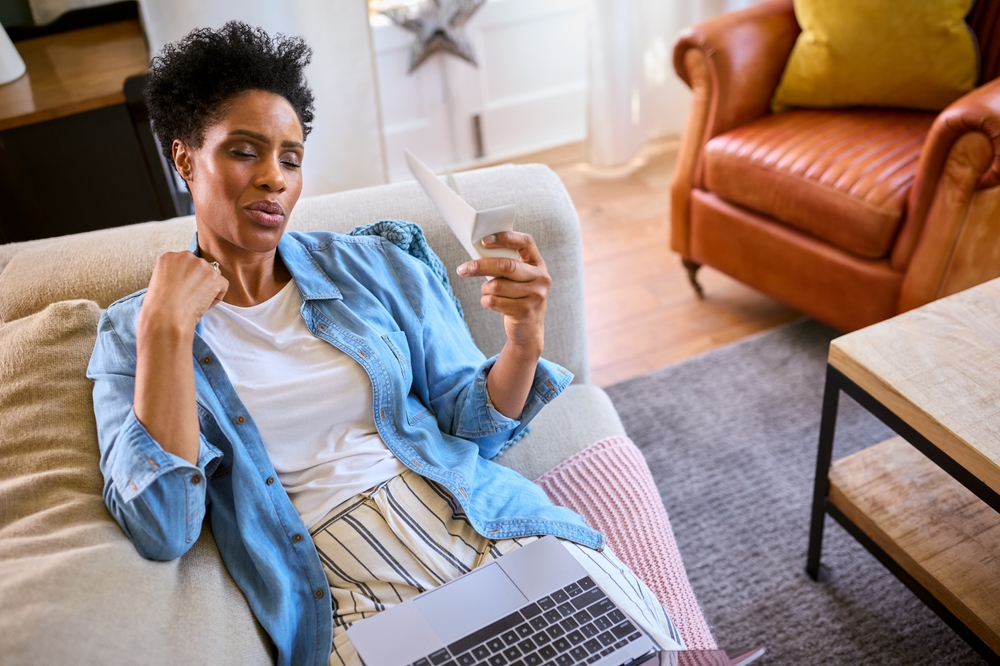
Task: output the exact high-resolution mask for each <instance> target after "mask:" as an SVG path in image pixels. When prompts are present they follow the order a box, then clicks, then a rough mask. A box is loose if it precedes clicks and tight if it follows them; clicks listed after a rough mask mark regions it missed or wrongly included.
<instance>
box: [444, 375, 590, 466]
mask: <svg viewBox="0 0 1000 666" xmlns="http://www.w3.org/2000/svg"><path fill="white" fill-rule="evenodd" d="M497 358H498V356H494V357H492V358H491V359H489V360H487V361H486V362H485V363H483V364H482V365H481V366H479V369H478V370H477V371H476V375H475V379H474V381H473V383H472V386H471V388H470V390H469V391H468V392H467V394H466V395H465V399H464V409H462V410H461V412H460V413H459V422H458V428H457V431H456V433H455V434H456V435H458V436H459V437H462V438H465V439H471V440H473V441H475V442H476V443H477V444H478V445H479V451H480V455H481V456H483V457H484V458H493V457H495V456H497V455H499V454H500V452H501V451H502V450H503V449H504V448H506V444H507V442H509V441H511V440H514V439H517V438H518V437H519V436H520V435H521V433H522V432H523V431H524V429H525V428H527V427H528V424H529V423H530V422H531V419H533V418H535V415H536V414H538V412H540V411H541V409H542V407H544V406H545V405H547V404H548V403H550V402H551V401H552V399H553V398H555V397H556V396H557V395H559V394H560V393H562V392H563V390H564V389H565V388H566V387H567V386H569V383H570V382H571V381H572V380H573V374H572V373H571V372H570V371H569V370H567V369H565V368H563V367H562V366H560V365H557V364H555V363H552V362H551V361H546V360H545V359H544V358H543V359H539V360H538V365H537V366H535V377H534V379H533V380H532V383H531V391H530V392H529V393H528V399H527V400H526V401H525V403H524V410H523V411H522V412H521V415H520V418H517V419H512V418H508V417H506V416H504V415H503V414H501V413H500V412H499V411H497V410H496V409H495V408H494V407H493V402H492V401H491V400H490V395H489V392H488V391H487V389H486V377H487V375H488V374H489V371H490V369H491V368H492V367H493V365H494V364H495V363H496V361H497Z"/></svg>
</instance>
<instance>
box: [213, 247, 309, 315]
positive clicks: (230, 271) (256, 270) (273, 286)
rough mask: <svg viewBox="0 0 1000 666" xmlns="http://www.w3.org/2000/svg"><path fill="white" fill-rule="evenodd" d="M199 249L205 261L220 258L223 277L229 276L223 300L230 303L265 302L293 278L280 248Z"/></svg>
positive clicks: (244, 304)
mask: <svg viewBox="0 0 1000 666" xmlns="http://www.w3.org/2000/svg"><path fill="white" fill-rule="evenodd" d="M199 249H200V250H201V256H202V257H203V258H204V259H205V260H206V261H208V262H213V261H217V262H219V270H220V272H221V273H222V277H224V278H226V279H227V280H229V289H228V290H227V291H226V296H225V298H223V299H222V301H223V302H224V303H229V304H230V305H235V306H238V307H250V306H251V305H257V304H258V303H263V302H264V301H266V300H267V299H269V298H271V297H272V296H274V295H275V294H277V293H278V292H279V291H281V289H282V287H284V286H285V285H286V284H288V281H289V280H291V279H292V275H291V273H289V271H288V268H287V267H286V266H285V263H284V262H283V261H281V256H280V255H279V254H278V252H277V249H275V250H272V251H270V252H253V253H249V254H244V253H240V255H238V256H227V255H228V253H223V252H218V251H217V252H215V253H213V252H211V251H210V250H206V249H205V248H199Z"/></svg>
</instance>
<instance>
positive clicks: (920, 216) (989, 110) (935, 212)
mask: <svg viewBox="0 0 1000 666" xmlns="http://www.w3.org/2000/svg"><path fill="white" fill-rule="evenodd" d="M997 185H1000V79H994V80H993V81H990V82H989V83H986V84H984V85H982V86H980V87H978V88H976V89H975V90H973V91H972V92H970V93H968V94H966V95H963V96H962V97H960V98H959V99H957V100H956V101H955V102H953V103H952V104H951V105H950V106H949V107H948V108H946V109H945V110H944V111H942V112H941V113H940V115H938V117H937V119H936V120H935V121H934V124H933V125H931V130H930V132H929V133H928V134H927V140H926V141H925V142H924V146H923V150H922V151H921V153H920V164H919V165H918V167H917V175H916V177H915V178H914V181H913V188H912V189H911V190H910V196H909V200H908V202H907V215H906V220H905V222H904V224H903V228H902V229H901V230H900V233H899V239H898V240H897V242H896V245H895V246H894V247H893V251H892V267H893V268H894V269H896V270H898V271H906V270H907V269H908V267H909V265H910V262H911V259H915V258H916V254H915V253H916V250H917V246H918V244H922V243H923V240H922V237H923V235H924V233H925V228H926V227H928V226H930V225H932V224H934V223H935V221H947V220H948V219H949V218H946V217H942V215H941V213H943V212H944V211H943V210H942V206H943V205H945V204H946V203H947V199H952V200H955V199H956V198H958V199H962V200H965V201H968V199H969V198H970V197H971V196H972V194H973V192H974V191H975V190H981V189H986V188H992V187H995V186H997ZM957 205H961V202H960V201H953V202H952V204H951V206H950V208H951V209H954V208H955V207H956V206H957ZM953 221H954V220H953ZM941 251H942V252H945V251H946V250H945V249H943V248H942V249H941Z"/></svg>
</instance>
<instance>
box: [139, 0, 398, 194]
mask: <svg viewBox="0 0 1000 666" xmlns="http://www.w3.org/2000/svg"><path fill="white" fill-rule="evenodd" d="M139 8H140V12H141V16H142V21H143V27H144V28H145V31H146V37H147V39H148V40H149V48H150V53H151V54H153V53H156V52H157V51H158V50H159V49H160V48H161V47H162V46H163V45H164V44H166V43H168V42H172V41H175V40H177V39H180V38H181V37H183V36H184V35H186V34H187V33H188V32H189V31H190V30H192V29H193V28H201V27H208V28H218V27H220V26H221V25H222V24H223V23H225V22H226V21H229V20H232V19H238V20H241V21H246V22H247V23H251V24H254V25H259V26H260V27H262V28H264V29H265V30H266V31H267V32H268V33H269V34H272V35H273V34H274V33H276V32H281V33H284V34H286V35H299V36H302V37H304V38H305V40H306V43H307V44H309V46H310V47H312V50H313V60H312V64H311V65H310V66H309V69H308V71H307V72H306V76H307V77H308V79H309V84H310V85H311V87H312V89H313V92H314V93H315V95H316V120H315V122H314V123H313V131H312V134H310V135H309V138H308V140H307V141H306V154H305V161H304V164H303V167H304V169H303V171H304V174H305V184H304V187H303V195H305V196H311V195H316V194H324V193H326V192H335V191H338V190H346V189H352V188H356V187H366V186H369V185H377V184H381V183H384V182H386V169H385V159H384V155H383V152H384V151H383V142H382V129H381V125H382V123H381V120H380V116H379V107H378V96H377V92H376V80H375V67H374V61H373V58H372V46H371V32H370V30H369V28H368V7H367V5H366V3H365V2H363V1H362V0H297V1H296V2H274V1H273V0H211V1H208V2H206V1H205V0H140V1H139Z"/></svg>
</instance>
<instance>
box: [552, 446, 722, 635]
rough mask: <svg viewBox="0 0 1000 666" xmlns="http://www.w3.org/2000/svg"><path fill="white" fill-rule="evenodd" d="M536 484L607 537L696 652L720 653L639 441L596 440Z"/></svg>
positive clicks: (613, 548)
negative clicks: (682, 558) (710, 651)
mask: <svg viewBox="0 0 1000 666" xmlns="http://www.w3.org/2000/svg"><path fill="white" fill-rule="evenodd" d="M535 483H537V484H538V485H539V486H541V488H542V490H544V491H545V492H546V494H547V495H548V496H549V497H550V498H551V499H552V501H553V502H555V503H556V504H560V505H562V506H565V507H567V508H569V509H572V510H574V511H576V512H577V513H579V514H580V515H581V516H583V517H584V518H586V519H587V523H588V524H589V525H590V526H591V527H594V528H595V529H599V530H601V531H602V532H604V535H605V537H606V538H607V541H608V545H609V546H611V549H612V550H613V551H614V552H615V554H616V555H617V556H618V558H619V559H620V560H621V561H622V562H624V563H625V564H627V565H628V566H629V568H630V569H632V571H634V572H635V573H636V575H637V576H639V578H640V579H641V580H642V581H643V582H644V583H646V585H648V586H649V589H650V590H652V591H653V593H654V594H655V595H656V597H657V598H658V599H659V600H660V603H662V604H663V607H664V609H666V611H667V613H668V614H669V615H670V619H672V620H673V621H674V624H675V625H676V626H677V630H678V631H679V632H680V634H681V637H682V638H683V639H684V644H685V646H687V648H688V649H689V650H712V649H715V647H716V645H715V639H714V638H712V632H711V631H710V630H709V628H708V623H707V622H706V621H705V616H704V615H703V614H702V612H701V606H699V605H698V600H697V599H696V598H695V596H694V590H692V589H691V584H690V583H689V582H688V578H687V572H686V571H685V570H684V562H683V561H682V560H681V553H680V551H679V550H678V549H677V541H676V540H675V539H674V532H673V530H672V529H671V527H670V520H669V519H668V518H667V511H666V509H664V508H663V501H662V500H661V499H660V494H659V492H658V491H657V490H656V482H655V481H653V475H652V474H651V473H650V471H649V467H648V466H647V465H646V460H645V458H643V457H642V452H641V451H639V449H638V448H636V446H635V444H633V443H632V440H630V439H629V438H628V437H609V438H607V439H603V440H601V441H599V442H596V443H594V444H592V445H591V446H589V447H587V448H586V449H584V450H583V451H581V452H579V453H577V454H576V455H574V456H573V457H571V458H569V459H567V460H565V461H563V462H562V463H560V464H559V465H558V466H557V467H555V468H554V469H552V470H551V471H549V472H546V473H545V474H543V475H542V476H540V477H539V478H538V479H537V480H536V481H535Z"/></svg>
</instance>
